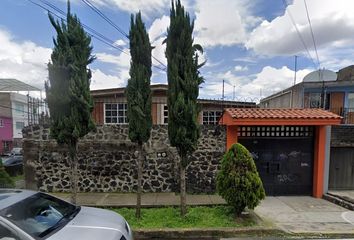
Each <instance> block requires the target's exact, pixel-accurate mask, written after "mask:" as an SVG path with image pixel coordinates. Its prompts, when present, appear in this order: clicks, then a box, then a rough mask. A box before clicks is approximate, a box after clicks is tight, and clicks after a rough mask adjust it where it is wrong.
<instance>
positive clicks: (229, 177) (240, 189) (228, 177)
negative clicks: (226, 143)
mask: <svg viewBox="0 0 354 240" xmlns="http://www.w3.org/2000/svg"><path fill="white" fill-rule="evenodd" d="M220 167H221V169H220V171H219V172H218V174H217V190H218V192H219V194H220V196H221V197H223V198H224V199H225V201H226V202H227V203H228V204H229V205H230V206H232V207H233V208H234V211H235V213H236V214H237V215H240V214H241V213H242V211H243V210H244V209H245V207H248V208H249V209H254V208H255V207H256V206H257V205H258V204H259V203H260V201H261V200H262V199H264V197H265V192H264V188H263V184H262V181H261V179H260V177H259V175H258V172H257V168H256V165H255V163H254V161H253V158H252V156H251V154H250V152H249V151H248V150H247V149H246V148H245V147H244V146H242V145H241V144H239V143H237V144H234V145H232V146H231V148H230V149H229V150H228V152H227V153H225V155H224V156H223V158H222V160H221V166H220Z"/></svg>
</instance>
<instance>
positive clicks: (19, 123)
mask: <svg viewBox="0 0 354 240" xmlns="http://www.w3.org/2000/svg"><path fill="white" fill-rule="evenodd" d="M24 127H25V123H24V122H16V129H17V130H22V128H24Z"/></svg>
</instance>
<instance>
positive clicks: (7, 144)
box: [0, 116, 13, 155]
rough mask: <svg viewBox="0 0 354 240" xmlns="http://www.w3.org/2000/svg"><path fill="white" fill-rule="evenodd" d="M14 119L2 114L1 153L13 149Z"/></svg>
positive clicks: (0, 118)
mask: <svg viewBox="0 0 354 240" xmlns="http://www.w3.org/2000/svg"><path fill="white" fill-rule="evenodd" d="M12 146H13V144H12V119H11V118H9V117H4V116H0V155H1V154H2V153H5V152H10V150H11V149H12Z"/></svg>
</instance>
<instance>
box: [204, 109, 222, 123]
mask: <svg viewBox="0 0 354 240" xmlns="http://www.w3.org/2000/svg"><path fill="white" fill-rule="evenodd" d="M221 114H222V112H221V111H217V110H212V111H203V124H212V125H215V124H218V121H219V118H220V117H221Z"/></svg>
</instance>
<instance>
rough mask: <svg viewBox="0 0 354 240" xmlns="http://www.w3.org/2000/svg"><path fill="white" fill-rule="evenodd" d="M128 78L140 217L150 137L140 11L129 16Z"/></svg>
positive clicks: (146, 48) (146, 44)
mask: <svg viewBox="0 0 354 240" xmlns="http://www.w3.org/2000/svg"><path fill="white" fill-rule="evenodd" d="M129 41H130V55H131V62H130V79H129V80H128V85H127V88H126V95H127V101H128V109H127V115H128V120H129V138H130V140H131V141H132V142H135V143H137V144H138V147H139V156H138V179H137V180H138V189H137V206H136V217H137V218H140V208H141V192H142V189H141V181H142V175H143V173H142V172H143V169H142V168H143V160H144V158H145V153H144V147H143V144H144V143H145V142H147V141H148V140H149V138H150V131H151V126H152V119H151V90H150V78H151V73H152V72H151V50H152V47H151V44H150V40H149V35H148V34H147V32H146V28H145V25H144V23H143V21H142V20H141V13H140V12H139V13H138V14H137V15H136V16H135V21H134V16H133V15H132V16H131V21H130V32H129Z"/></svg>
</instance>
